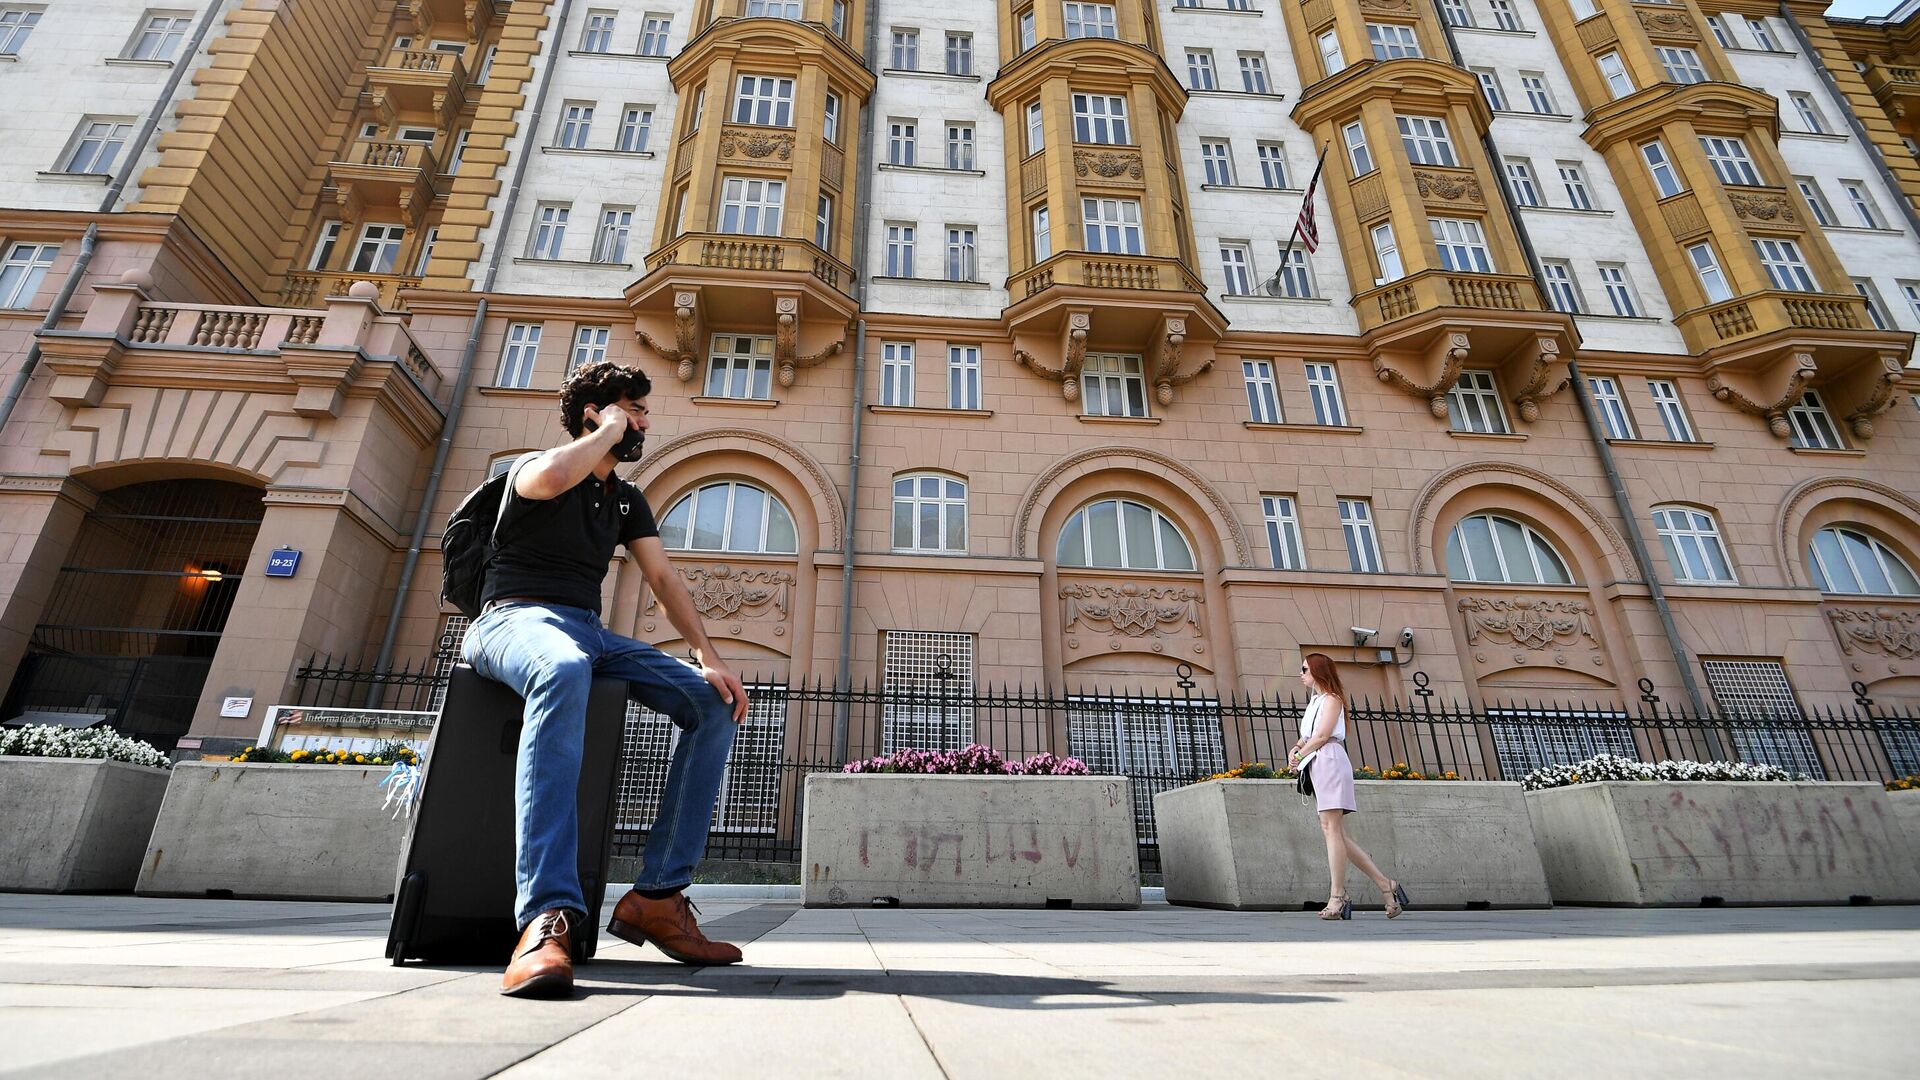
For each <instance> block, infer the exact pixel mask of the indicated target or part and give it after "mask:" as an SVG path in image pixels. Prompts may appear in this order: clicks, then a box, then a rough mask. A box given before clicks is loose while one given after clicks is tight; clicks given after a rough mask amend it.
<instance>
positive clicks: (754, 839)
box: [297, 661, 1920, 871]
mask: <svg viewBox="0 0 1920 1080" xmlns="http://www.w3.org/2000/svg"><path fill="white" fill-rule="evenodd" d="M445 667H446V665H444V664H440V663H436V662H431V661H430V662H429V663H427V664H426V665H423V666H422V667H420V668H419V669H402V670H400V671H396V672H386V673H381V672H370V671H364V670H356V669H349V668H345V667H337V666H333V665H330V664H323V663H310V664H309V665H307V666H305V667H303V668H301V669H300V671H299V672H298V673H297V678H298V682H299V686H300V701H299V703H300V704H306V705H323V704H337V705H343V706H344V705H358V706H365V705H366V704H367V703H368V702H369V700H370V697H369V693H368V691H369V690H370V689H373V690H378V691H380V693H379V694H377V695H374V699H373V703H374V704H375V705H376V706H377V707H381V708H389V709H407V708H414V709H431V708H434V707H437V706H438V703H439V701H440V698H441V695H442V693H443V688H444V682H445V676H444V674H441V673H440V672H442V671H444V670H445ZM952 681H953V680H950V679H948V680H942V679H938V678H935V679H929V680H926V682H925V683H924V684H906V685H893V686H888V687H885V688H873V687H861V688H859V689H851V690H841V689H836V688H834V687H832V686H828V685H823V684H820V683H816V682H804V683H800V684H795V685H787V684H781V683H773V682H767V681H761V682H759V683H757V684H756V683H753V681H752V680H749V683H750V685H752V687H753V689H752V694H751V697H752V708H751V710H750V713H749V716H748V718H747V721H746V723H745V724H744V725H743V726H742V728H741V730H740V732H739V733H738V735H737V737H736V739H735V744H734V750H733V755H732V758H731V761H730V763H729V766H728V770H727V775H726V778H725V781H724V782H723V785H722V790H721V793H720V798H719V801H718V805H717V806H716V807H715V809H714V823H713V824H714V831H713V835H712V840H711V842H710V843H709V847H708V857H709V858H710V859H721V860H740V861H754V862H760V861H773V862H794V861H797V860H798V859H799V855H800V837H799V833H800V830H799V821H800V819H801V806H800V801H801V798H802V795H803V792H804V790H805V786H806V777H807V775H808V774H810V773H815V772H837V771H839V770H840V769H841V768H842V767H844V766H845V764H846V763H847V762H848V761H850V760H858V759H862V758H866V757H870V756H873V755H876V754H882V753H887V752H890V751H892V750H896V749H901V748H905V747H914V748H920V749H957V748H959V747H961V746H965V745H967V744H969V743H983V744H986V745H988V746H991V747H993V748H994V749H996V750H998V751H1000V752H1001V753H1002V754H1003V755H1005V756H1006V757H1008V758H1021V759H1024V758H1027V757H1031V756H1033V755H1034V754H1038V753H1041V752H1043V751H1044V752H1050V753H1053V754H1057V755H1060V756H1062V757H1065V756H1069V755H1071V756H1075V757H1079V758H1081V759H1082V760H1084V761H1085V762H1086V763H1087V764H1088V765H1089V766H1090V767H1091V769H1092V770H1093V771H1094V772H1096V773H1101V774H1107V775H1120V776H1126V777H1127V778H1128V779H1129V780H1130V781H1131V782H1132V786H1133V795H1134V810H1135V821H1136V825H1137V827H1138V830H1139V837H1140V849H1141V851H1140V853H1141V859H1142V866H1143V869H1146V870H1149V871H1152V870H1156V869H1157V868H1158V865H1159V849H1158V843H1157V834H1156V832H1155V829H1154V817H1153V796H1154V795H1155V794H1157V793H1159V792H1161V791H1166V790H1168V789H1170V788H1174V787H1179V786H1181V785H1183V784H1188V783H1192V782H1194V781H1196V780H1201V779H1205V778H1206V777H1208V776H1210V775H1212V774H1214V773H1216V772H1221V771H1223V770H1225V769H1227V768H1229V767H1231V766H1233V765H1236V764H1239V763H1241V762H1254V761H1259V762H1265V763H1268V764H1271V765H1274V766H1276V767H1278V766H1281V765H1283V764H1284V763H1285V761H1286V758H1287V751H1288V748H1289V747H1291V746H1292V744H1293V742H1294V740H1295V739H1296V738H1297V737H1298V736H1299V726H1300V717H1301V714H1302V711H1303V709H1304V706H1305V702H1303V701H1298V700H1294V699H1290V698H1275V697H1251V696H1239V697H1231V698H1220V697H1211V696H1207V695H1205V694H1201V693H1196V692H1195V687H1194V684H1193V680H1192V679H1191V678H1188V677H1185V675H1184V674H1183V677H1182V678H1181V680H1180V684H1181V687H1182V688H1181V689H1179V690H1177V691H1176V692H1175V693H1172V694H1168V693H1166V692H1165V691H1152V692H1120V691H1113V690H1099V691H1088V692H1085V693H1076V692H1063V691H1059V690H1054V689H1050V688H1038V687H1036V688H999V689H992V688H988V689H972V690H958V689H954V688H952V687H951V686H950V685H949V684H950V683H951V682H952ZM1416 683H1417V685H1418V686H1419V689H1418V690H1417V691H1416V694H1418V695H1419V696H1417V697H1416V698H1415V699H1414V700H1413V701H1410V702H1408V701H1355V702H1354V703H1353V704H1352V706H1351V709H1350V715H1349V716H1348V719H1347V751H1348V754H1349V756H1350V757H1352V759H1353V762H1354V764H1355V766H1356V767H1359V768H1366V769H1373V770H1375V771H1385V770H1387V769H1389V768H1391V767H1393V766H1395V765H1406V766H1407V767H1408V768H1410V769H1413V770H1416V771H1419V772H1420V773H1422V774H1424V775H1426V776H1439V775H1444V774H1447V773H1452V774H1454V775H1455V776H1457V777H1459V778H1460V779H1463V780H1519V779H1521V778H1522V777H1524V776H1525V775H1526V774H1527V773H1528V772H1529V771H1531V770H1533V769H1536V768H1540V767H1542V766H1546V765H1555V764H1568V763H1572V762H1576V761H1580V760H1582V759H1584V758H1587V757H1591V756H1593V755H1595V754H1599V753H1612V754H1617V755H1620V756H1622V757H1629V758H1636V759H1639V760H1642V761H1659V760H1665V759H1676V760H1677V759H1690V760H1695V761H1748V762H1762V763H1767V764H1773V765H1778V766H1780V767H1782V768H1785V769H1787V770H1789V771H1791V772H1795V773H1803V774H1805V775H1807V776H1809V777H1811V778H1814V779H1821V780H1885V779H1890V778H1893V777H1896V776H1904V775H1908V774H1911V773H1915V772H1920V713H1917V712H1915V711H1914V710H1912V709H1909V708H1900V707H1893V708H1889V707H1886V706H1884V705H1878V704H1876V703H1874V702H1873V701H1872V700H1871V699H1869V698H1867V697H1866V696H1865V694H1864V693H1861V694H1860V696H1859V697H1858V699H1857V700H1856V701H1855V702H1854V704H1852V705H1851V706H1845V707H1820V708H1813V709H1804V708H1798V707H1796V708H1794V709H1791V710H1786V711H1779V712H1768V711H1761V710H1747V711H1741V712H1726V713H1710V714H1707V715H1698V714H1691V713H1689V712H1687V711H1685V710H1680V709H1675V708H1672V707H1670V706H1666V705H1663V704H1661V703H1660V702H1659V701H1658V699H1657V698H1653V696H1652V695H1651V694H1647V695H1645V698H1646V699H1643V700H1642V701H1641V702H1639V703H1637V704H1635V705H1633V706H1624V707H1623V706H1618V705H1607V706H1596V705H1591V704H1578V703H1566V702H1544V701H1542V702H1530V701H1519V702H1504V703H1499V704H1489V705H1478V706H1476V705H1469V704H1466V703H1462V702H1458V701H1455V702H1449V703H1439V702H1437V701H1436V700H1435V699H1436V697H1437V695H1435V694H1433V693H1432V692H1431V691H1428V690H1427V688H1426V685H1425V684H1426V680H1425V678H1424V677H1419V678H1417V679H1416ZM626 724H627V732H626V741H625V750H624V753H623V758H624V760H623V762H622V770H621V781H620V799H619V804H618V809H617V811H616V825H615V827H616V830H617V833H618V836H619V843H620V849H619V850H620V851H621V853H623V854H638V852H639V850H640V847H641V846H642V845H643V844H644V843H645V839H646V830H647V828H648V826H649V825H650V824H651V822H652V820H653V818H654V815H655V812H656V811H657V809H658V806H659V800H660V795H661V791H662V789H663V788H664V786H665V779H666V772H667V767H668V765H669V763H670V762H671V760H672V754H673V749H674V746H675V745H676V742H677V734H676V729H674V728H673V726H672V725H671V724H669V723H668V722H667V721H666V720H665V719H664V718H663V717H660V716H658V715H657V714H654V713H652V712H650V711H648V710H646V709H644V708H642V707H640V706H638V705H631V706H630V707H629V709H628V713H627V719H626ZM842 743H844V745H845V747H846V750H845V752H844V753H840V752H836V749H835V748H836V746H838V745H841V744H842Z"/></svg>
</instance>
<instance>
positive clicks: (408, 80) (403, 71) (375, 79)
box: [366, 49, 467, 131]
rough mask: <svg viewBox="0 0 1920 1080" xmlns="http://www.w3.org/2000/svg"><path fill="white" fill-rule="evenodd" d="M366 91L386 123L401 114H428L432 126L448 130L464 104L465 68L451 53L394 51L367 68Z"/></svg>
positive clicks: (377, 112) (430, 50)
mask: <svg viewBox="0 0 1920 1080" xmlns="http://www.w3.org/2000/svg"><path fill="white" fill-rule="evenodd" d="M366 92H367V95H368V97H369V98H371V99H372V103H373V108H374V112H375V113H376V114H377V115H378V116H379V117H380V118H381V120H382V121H383V122H384V123H386V124H391V123H393V122H394V120H395V119H396V118H397V117H398V116H399V115H400V114H401V113H415V114H418V113H431V114H432V115H433V119H434V126H435V127H437V128H439V129H441V130H442V131H447V130H451V129H452V128H453V125H454V119H455V117H456V116H458V115H459V112H460V109H461V107H462V106H464V105H465V104H466V103H467V66H466V63H465V62H464V61H462V60H461V59H460V57H459V56H458V55H456V54H454V53H449V52H440V51H439V50H437V49H395V50H393V51H392V52H389V53H388V54H387V56H386V59H385V60H384V61H382V62H381V63H380V64H378V65H376V66H374V67H370V68H368V69H367V89H366Z"/></svg>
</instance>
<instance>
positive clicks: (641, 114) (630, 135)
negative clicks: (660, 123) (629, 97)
mask: <svg viewBox="0 0 1920 1080" xmlns="http://www.w3.org/2000/svg"><path fill="white" fill-rule="evenodd" d="M652 130H653V110H652V109H651V108H648V107H647V106H645V105H629V106H627V108H626V111H625V112H624V113H622V114H621V116H620V138H619V139H618V140H617V141H616V142H615V143H614V149H616V150H624V151H626V152H627V153H630V154H638V153H641V152H642V151H644V150H646V148H647V136H648V134H649V133H651V132H652Z"/></svg>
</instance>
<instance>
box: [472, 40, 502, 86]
mask: <svg viewBox="0 0 1920 1080" xmlns="http://www.w3.org/2000/svg"><path fill="white" fill-rule="evenodd" d="M499 51H500V46H498V45H489V46H487V52H486V55H485V56H482V57H481V58H480V70H479V71H476V72H474V74H473V85H475V86H485V85H486V84H487V76H488V74H490V73H491V72H492V71H493V56H494V54H495V53H497V52H499Z"/></svg>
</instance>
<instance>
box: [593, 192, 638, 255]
mask: <svg viewBox="0 0 1920 1080" xmlns="http://www.w3.org/2000/svg"><path fill="white" fill-rule="evenodd" d="M632 232H633V208H632V207H631V206H607V207H602V208H601V210H600V231H599V233H598V234H596V235H595V236H594V238H593V261H594V262H601V263H624V262H626V261H627V236H628V235H629V234H630V233H632Z"/></svg>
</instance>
